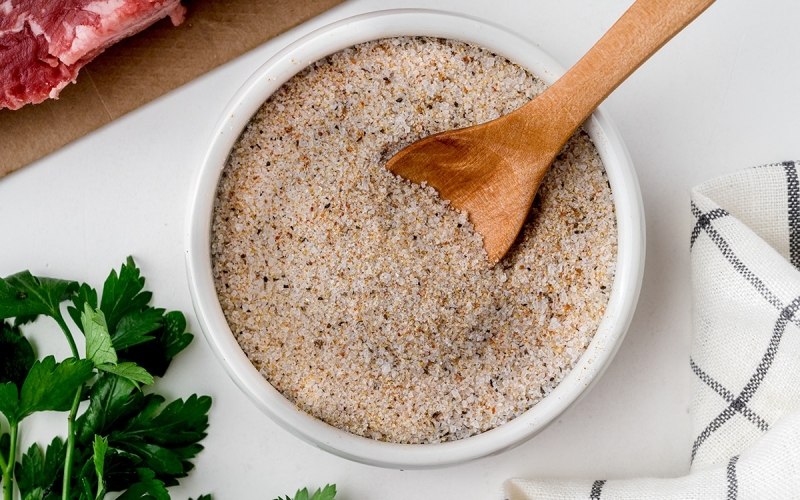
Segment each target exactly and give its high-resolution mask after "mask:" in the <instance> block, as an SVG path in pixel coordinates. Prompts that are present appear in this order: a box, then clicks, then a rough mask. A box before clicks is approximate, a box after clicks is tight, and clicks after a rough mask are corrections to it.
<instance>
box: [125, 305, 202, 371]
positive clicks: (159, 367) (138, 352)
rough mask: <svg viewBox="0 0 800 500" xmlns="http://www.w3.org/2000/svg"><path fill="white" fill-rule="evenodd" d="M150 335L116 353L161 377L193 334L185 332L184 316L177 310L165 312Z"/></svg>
mask: <svg viewBox="0 0 800 500" xmlns="http://www.w3.org/2000/svg"><path fill="white" fill-rule="evenodd" d="M152 335H153V337H154V338H153V340H152V341H151V342H147V343H143V344H138V345H135V346H132V347H130V348H128V349H122V350H119V351H117V354H118V355H119V357H120V359H121V360H123V359H124V360H126V361H133V362H134V363H136V364H137V365H139V366H141V367H143V368H144V369H146V370H147V371H148V372H149V373H151V374H153V375H155V376H157V377H163V376H164V374H165V373H166V372H167V368H169V364H170V363H171V362H172V358H174V357H175V356H176V355H177V354H178V353H179V352H181V351H182V350H184V349H185V348H186V346H188V345H189V344H190V343H191V342H192V339H193V338H194V335H192V334H191V333H186V318H185V317H184V316H183V313H181V312H179V311H172V312H168V313H166V314H165V315H164V316H163V318H162V326H161V327H160V328H159V329H158V330H156V331H154V332H152Z"/></svg>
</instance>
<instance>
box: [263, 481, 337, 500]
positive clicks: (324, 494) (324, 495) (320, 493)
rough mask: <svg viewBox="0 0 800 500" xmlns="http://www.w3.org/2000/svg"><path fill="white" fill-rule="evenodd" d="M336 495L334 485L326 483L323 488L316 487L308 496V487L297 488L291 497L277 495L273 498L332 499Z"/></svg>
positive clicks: (286, 499)
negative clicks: (312, 493)
mask: <svg viewBox="0 0 800 500" xmlns="http://www.w3.org/2000/svg"><path fill="white" fill-rule="evenodd" d="M335 497H336V485H335V484H326V485H325V487H324V488H322V489H317V491H315V492H314V495H312V496H311V497H310V498H309V496H308V488H303V489H302V490H297V493H295V494H294V496H293V497H290V496H288V495H287V496H285V497H283V498H281V497H278V498H276V499H275V500H333V499H334V498H335Z"/></svg>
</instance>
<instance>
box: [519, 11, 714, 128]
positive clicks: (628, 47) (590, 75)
mask: <svg viewBox="0 0 800 500" xmlns="http://www.w3.org/2000/svg"><path fill="white" fill-rule="evenodd" d="M712 3H714V0H637V1H636V2H635V3H634V4H633V5H632V6H631V7H630V8H629V9H628V10H627V11H626V12H625V13H624V14H623V15H622V17H620V18H619V20H618V21H617V22H616V23H615V24H614V26H612V27H611V29H609V30H608V31H607V32H606V34H605V35H603V37H602V38H601V39H600V40H599V41H598V42H597V43H596V44H595V45H594V46H593V47H592V48H591V49H590V50H589V52H587V53H586V55H584V56H583V58H581V60H579V61H578V62H577V63H576V64H575V65H574V66H573V67H572V68H571V69H570V70H569V71H568V72H567V73H565V74H564V75H563V76H562V77H561V78H560V79H559V80H558V81H557V82H556V83H554V84H553V85H552V86H551V87H550V88H548V89H547V91H545V92H544V93H542V95H540V96H539V97H537V98H536V99H534V101H535V100H538V99H542V98H544V99H543V100H550V99H552V100H556V101H558V107H559V108H560V109H561V110H562V112H563V113H564V114H563V115H562V118H563V119H562V120H558V121H557V123H558V124H559V127H563V129H559V128H556V129H554V130H551V133H553V134H554V135H557V136H558V137H555V136H554V137H553V139H555V140H562V141H563V140H566V139H567V138H569V136H570V135H572V133H573V132H575V130H576V129H577V128H578V127H579V126H580V124H581V123H583V122H584V120H586V119H587V118H588V117H589V115H591V114H592V112H593V111H594V110H595V109H596V108H597V106H599V105H600V103H601V102H603V100H605V98H606V97H608V95H609V94H610V93H611V92H613V91H614V89H616V88H617V86H619V84H620V83H622V82H623V81H625V79H626V78H628V76H629V75H630V74H631V73H633V72H634V71H635V70H636V69H637V68H638V67H639V66H640V65H641V64H642V63H644V62H645V61H646V60H647V59H649V58H650V56H651V55H653V54H654V53H655V52H656V51H657V50H658V49H660V48H661V47H662V46H663V45H664V44H665V43H667V42H668V41H669V40H670V39H671V38H672V37H673V36H675V35H676V34H677V33H678V32H679V31H681V30H682V29H683V28H684V27H686V25H688V24H689V23H690V22H692V21H693V20H694V19H695V18H696V17H697V16H699V15H700V14H701V13H702V12H703V11H704V10H706V8H708V7H709V6H710V5H711V4H712ZM524 108H525V107H523V108H522V109H520V111H522V110H523V109H524ZM551 109H552V108H551ZM530 111H531V112H535V110H530Z"/></svg>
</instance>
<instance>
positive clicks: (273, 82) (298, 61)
mask: <svg viewBox="0 0 800 500" xmlns="http://www.w3.org/2000/svg"><path fill="white" fill-rule="evenodd" d="M404 35H419V36H436V37H442V38H452V39H458V40H463V41H467V42H472V43H474V44H476V45H479V46H482V47H485V48H488V49H489V50H491V51H493V52H496V53H498V54H502V55H503V56H505V57H507V58H508V59H510V60H512V61H514V62H516V63H517V64H520V65H522V66H524V67H526V68H527V69H528V70H530V71H531V72H533V73H534V74H535V75H537V76H538V77H540V78H541V79H542V80H544V81H545V83H547V84H552V83H553V82H554V81H555V80H556V79H557V78H558V77H559V76H560V75H561V74H562V73H563V71H564V70H563V69H562V67H561V66H560V65H559V64H558V63H556V62H555V61H554V60H553V59H552V58H550V57H549V56H548V55H546V54H545V53H544V52H542V51H541V50H540V49H539V48H538V46H537V45H536V44H534V43H532V42H530V41H529V40H527V39H525V38H523V37H520V36H519V35H516V34H513V33H510V32H509V31H507V30H505V29H503V28H501V27H498V26H494V25H492V24H489V23H487V22H484V21H480V20H478V19H473V18H469V17H464V16H460V15H454V14H449V13H444V12H437V11H429V10H390V11H381V12H374V13H370V14H365V15H360V16H356V17H353V18H349V19H344V20H342V21H339V22H336V23H334V24H331V25H329V26H326V27H324V28H321V29H319V30H317V31H314V32H313V33H310V34H308V35H306V36H304V37H302V38H300V39H299V40H297V41H295V42H294V43H292V44H291V45H289V46H288V47H286V48H285V49H283V50H282V51H280V52H279V53H278V54H276V55H275V56H274V57H272V58H271V59H270V60H269V61H267V62H266V63H265V64H264V65H263V66H261V67H260V68H259V69H258V71H256V72H255V74H254V75H253V76H252V77H250V79H249V80H247V81H246V82H245V83H244V85H243V86H242V88H241V89H240V90H239V91H238V92H237V93H236V95H235V96H234V97H233V99H232V100H231V102H230V104H229V105H228V107H227V109H226V111H225V112H224V113H223V115H222V118H221V121H220V123H219V125H218V127H217V129H216V133H215V134H214V136H213V137H212V138H211V141H210V146H209V149H208V152H207V154H206V157H205V160H204V163H203V165H202V167H201V169H200V171H199V173H198V176H197V181H196V184H195V186H194V188H193V191H192V193H191V196H190V206H189V212H188V219H187V226H186V267H187V273H188V277H189V286H190V289H191V294H192V300H193V302H194V308H195V312H196V313H197V317H198V319H199V321H200V326H201V328H202V330H203V333H204V334H205V336H206V339H207V340H208V343H209V344H210V345H211V348H212V349H213V350H214V352H215V354H216V355H217V357H218V359H219V361H220V362H221V363H222V365H223V366H224V367H225V369H226V370H227V371H228V373H229V374H230V376H231V378H232V379H233V380H234V382H235V383H236V384H237V385H238V386H239V387H240V388H241V389H242V390H243V391H244V392H245V393H246V394H247V395H248V396H249V397H250V398H251V399H252V400H253V402H254V403H255V404H256V406H258V407H259V408H260V409H261V410H262V411H264V412H265V413H266V414H267V415H269V416H270V417H271V418H272V419H273V420H274V421H275V422H277V423H278V424H280V425H281V426H282V427H283V428H285V429H287V430H288V431H290V432H291V433H293V434H295V435H296V436H298V437H300V438H302V439H304V440H306V441H308V442H310V443H311V444H313V445H315V446H317V447H319V448H322V449H324V450H327V451H329V452H331V453H334V454H336V455H338V456H341V457H344V458H348V459H351V460H355V461H358V462H362V463H366V464H371V465H376V466H381V467H392V468H399V469H422V468H433V467H441V466H445V465H449V464H455V463H459V462H464V461H468V460H472V459H476V458H479V457H483V456H487V455H492V454H496V453H499V452H502V451H504V450H507V449H509V448H512V447H514V446H516V445H518V444H520V443H522V442H524V441H525V440H527V439H529V438H530V437H532V436H533V435H535V434H536V433H537V432H539V431H541V430H542V429H543V428H544V427H545V426H547V424H548V423H550V422H551V421H552V420H553V419H555V418H556V416H558V415H559V414H560V413H561V412H563V411H564V410H566V409H567V408H568V407H569V406H570V405H572V404H573V403H575V401H577V400H578V398H579V397H580V396H581V395H582V394H585V393H586V391H587V389H588V387H589V386H590V385H591V384H592V383H593V382H594V381H596V380H597V378H598V377H599V376H600V374H601V373H602V372H603V371H604V370H605V368H606V367H607V366H608V364H609V362H610V361H611V359H612V358H613V356H614V354H615V353H616V351H617V349H618V347H619V345H620V343H621V342H622V338H623V336H624V334H625V331H626V329H627V327H628V325H629V323H630V320H631V317H632V316H633V311H634V307H635V305H636V300H637V297H638V294H639V287H640V284H641V278H642V270H643V265H644V215H643V210H642V202H641V195H640V192H639V186H638V183H637V180H636V175H635V173H634V169H633V166H632V164H631V160H630V157H629V156H628V153H627V150H626V149H625V146H624V144H623V142H622V140H621V139H620V137H619V134H618V133H617V131H616V129H615V127H614V126H613V124H612V123H611V122H610V120H609V119H608V117H607V115H606V113H605V112H604V111H603V110H602V109H599V110H598V111H596V112H595V113H594V114H593V115H592V116H591V118H590V119H589V120H588V121H587V123H586V125H585V127H586V130H587V131H588V133H589V135H590V136H591V138H592V140H593V141H594V144H595V145H596V146H597V149H598V150H599V152H600V156H601V158H602V160H603V163H604V164H605V166H606V169H607V171H608V177H609V180H610V183H611V188H612V192H613V196H614V203H615V208H616V214H617V228H618V234H619V245H618V256H617V270H616V276H615V278H614V284H613V289H612V292H611V297H610V300H609V303H608V306H607V307H606V312H605V316H604V318H603V320H602V322H601V324H600V327H599V329H598V331H597V333H596V334H595V336H594V339H593V340H592V342H591V344H590V345H589V347H588V348H587V350H586V352H585V353H584V355H583V356H582V357H581V358H580V360H579V361H578V363H577V364H576V366H575V367H574V368H573V369H572V370H571V371H570V372H569V373H568V374H567V376H566V377H565V378H564V380H563V381H562V382H561V383H560V384H559V385H558V386H557V387H556V388H555V389H554V390H553V391H552V392H551V393H550V394H549V395H548V396H547V397H546V398H544V399H543V400H542V401H541V402H539V403H538V404H536V405H535V406H534V407H532V408H531V409H529V410H528V411H526V412H525V413H524V414H523V415H521V416H519V417H517V418H516V419H514V420H512V421H510V422H508V423H506V424H504V425H502V426H500V427H498V428H496V429H493V430H490V431H488V432H485V433H483V434H479V435H476V436H472V437H469V438H466V439H462V440H459V441H453V442H447V443H441V444H424V445H423V444H420V445H401V444H393V443H385V442H380V441H376V440H372V439H368V438H363V437H359V436H356V435H354V434H350V433H348V432H345V431H342V430H339V429H336V428H334V427H332V426H330V425H328V424H325V423H323V422H321V421H319V420H317V419H315V418H313V417H311V416H309V415H307V414H306V413H304V412H303V411H301V410H299V409H298V408H297V407H296V406H295V405H294V404H292V403H291V402H289V401H288V400H287V399H285V398H284V397H283V396H282V395H281V394H280V393H279V392H278V391H277V390H275V389H274V388H273V387H272V386H271V385H270V384H269V383H268V382H267V381H266V380H265V379H264V378H263V377H262V376H261V375H260V374H259V373H258V371H257V370H256V369H255V368H254V367H253V365H251V364H250V362H249V361H248V359H247V357H246V356H245V355H244V353H243V352H242V350H241V349H240V348H239V345H238V344H237V342H236V340H235V339H234V336H233V334H232V333H231V331H230V329H229V327H228V324H227V323H226V321H225V317H224V316H223V313H222V309H221V307H220V305H219V301H218V299H217V295H216V292H215V289H214V279H213V277H212V274H211V257H210V227H211V214H212V207H213V204H214V198H215V194H216V188H217V184H218V181H219V176H220V173H221V171H222V168H223V166H224V165H225V160H226V159H227V157H228V154H229V152H230V150H231V148H232V146H233V144H234V142H235V141H236V139H237V138H238V136H239V134H240V133H241V131H242V130H243V129H244V127H245V126H246V125H247V123H248V121H249V120H250V118H251V117H252V116H253V114H254V113H255V112H256V111H257V110H258V109H259V107H260V106H261V105H262V104H263V103H264V101H266V100H267V98H268V97H269V96H270V95H271V94H272V93H273V92H274V91H276V90H277V89H278V88H279V87H280V86H281V85H282V84H283V83H284V82H286V81H287V80H288V79H289V78H291V77H292V76H294V75H295V74H296V73H298V72H299V71H300V70H302V69H303V68H304V67H306V66H307V65H309V64H311V63H313V62H315V61H317V60H319V59H322V58H324V57H325V56H327V55H330V54H332V53H335V52H338V51H339V50H342V49H344V48H347V47H351V46H353V45H356V44H358V43H362V42H366V41H369V40H375V39H379V38H385V37H394V36H404Z"/></svg>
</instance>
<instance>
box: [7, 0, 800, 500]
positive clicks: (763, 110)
mask: <svg viewBox="0 0 800 500" xmlns="http://www.w3.org/2000/svg"><path fill="white" fill-rule="evenodd" d="M630 3H631V2H630V0H604V1H602V2H599V1H588V0H560V1H558V2H553V1H550V0H494V1H491V2H489V1H485V0H484V1H481V0H438V1H437V2H424V1H416V0H415V1H411V0H396V1H394V2H390V1H388V0H353V1H349V2H347V3H345V4H344V5H342V6H341V7H338V8H336V9H334V10H332V11H329V12H327V13H325V14H324V15H322V16H320V17H318V18H316V19H314V20H312V21H310V22H309V23H306V24H304V25H302V26H300V27H298V28H296V29H293V30H291V31H290V32H288V33H286V34H284V35H282V36H280V37H278V38H277V39H275V40H273V41H271V42H269V43H267V44H265V45H264V46H262V47H260V48H258V49H256V50H254V51H253V52H251V53H249V54H247V55H245V56H243V57H241V58H239V59H237V60H235V61H233V62H231V63H229V64H226V65H225V66H223V67H221V68H219V69H217V70H215V71H213V72H211V73H210V74H207V75H205V76H203V77H201V78H199V79H197V80H195V81H193V82H191V83H189V84H187V85H185V86H184V87H182V88H180V89H178V90H176V91H174V92H171V93H170V94H168V95H166V96H165V97H163V98H160V99H158V100H157V101H155V102H152V103H150V104H149V105H146V106H144V107H143V108H141V109H139V110H136V111H135V112H133V113H131V114H129V115H127V116H125V117H123V118H121V119H119V120H117V121H115V122H113V123H111V124H109V125H107V126H105V127H103V128H102V129H101V130H99V131H97V132H95V133H92V134H90V135H89V136H87V137H85V138H83V139H81V140H79V141H77V142H75V143H73V144H71V145H69V146H67V147H65V148H63V149H61V150H59V151H57V152H55V153H53V154H51V155H50V156H48V157H46V158H44V159H43V160H40V161H38V162H36V163H35V164H33V165H30V166H27V167H25V168H23V169H22V170H20V171H18V172H16V173H13V174H11V175H9V176H7V177H5V178H2V179H0V235H1V236H0V276H6V275H9V274H12V273H14V272H17V271H21V270H23V269H30V270H31V271H32V272H33V273H34V274H39V275H48V276H53V277H63V278H69V279H76V280H80V281H85V282H88V283H90V284H93V285H94V286H96V287H100V286H101V284H102V281H103V279H104V278H105V276H106V275H107V273H108V272H109V271H110V269H111V268H112V267H113V268H119V266H120V264H121V263H122V262H123V261H124V259H125V257H126V256H128V255H133V256H134V257H135V258H136V260H137V262H138V264H139V266H140V267H141V268H142V271H143V274H144V275H145V276H146V277H147V286H148V288H149V289H150V290H152V291H153V292H154V294H155V299H154V302H155V304H156V305H158V306H159V307H167V308H169V309H179V310H182V311H184V312H185V313H186V314H187V317H188V320H189V325H190V331H192V332H193V333H195V334H196V340H195V342H194V343H193V344H192V345H191V346H190V347H189V348H188V349H187V350H186V351H185V352H184V353H183V354H182V355H181V356H179V357H178V358H177V359H176V361H175V362H174V364H173V365H172V367H171V368H170V373H169V375H168V377H167V378H166V379H165V380H164V381H163V382H162V385H161V391H162V392H164V393H166V394H167V395H169V396H171V397H179V396H187V395H188V394H190V393H193V392H196V393H201V394H208V395H211V396H212V397H213V398H214V406H213V408H212V411H211V414H210V421H211V425H210V428H209V433H208V437H207V438H206V439H205V441H204V443H203V444H204V445H205V447H206V449H205V451H204V452H202V453H201V454H200V456H199V458H198V459H197V460H196V468H195V470H194V472H192V474H191V475H190V476H189V477H188V478H186V479H184V480H183V481H182V482H181V485H180V486H179V487H176V488H174V489H173V492H174V493H173V498H176V499H180V498H187V497H189V496H192V497H195V498H196V496H197V495H199V494H201V493H206V492H211V493H213V494H214V498H215V499H217V500H228V499H251V498H252V499H267V500H268V499H271V498H274V497H276V496H278V495H282V494H287V493H293V492H294V491H295V490H296V489H297V488H298V487H301V486H309V487H311V488H316V487H319V486H323V485H324V484H325V483H336V484H337V485H338V489H339V491H340V493H339V495H338V496H337V498H340V499H342V500H346V499H367V498H369V499H376V498H379V499H386V500H392V499H398V500H399V499H408V498H421V499H429V498H430V499H433V498H465V499H472V498H475V499H478V498H488V499H492V498H497V497H498V496H499V489H500V486H501V484H502V482H503V480H504V479H506V478H509V477H555V478H572V477H575V478H588V479H595V478H624V477H631V476H645V475H647V476H661V477H670V476H678V475H682V474H684V473H685V472H686V471H687V469H688V466H689V462H688V457H689V450H690V446H691V440H692V436H691V435H690V422H689V413H688V412H689V406H690V401H691V395H690V387H689V382H690V372H689V368H688V356H689V347H690V338H691V299H690V295H691V283H690V276H689V248H688V242H689V235H690V232H691V228H692V224H693V221H692V218H691V216H690V212H689V191H690V189H691V187H692V186H694V185H695V184H698V183H699V182H702V181H704V180H706V179H709V178H711V177H714V176H717V175H720V174H723V173H726V172H732V171H735V170H738V169H741V168H744V167H748V166H752V165H758V164H762V163H770V162H775V161H783V160H788V159H797V158H800V121H799V120H798V118H800V84H799V83H798V82H800V61H799V60H798V54H800V37H798V36H797V34H796V23H797V21H798V20H799V19H800V2H790V1H785V0H784V1H779V0H767V1H763V2H751V1H746V0H724V1H720V2H717V3H716V4H715V5H712V6H711V8H710V9H709V10H708V11H707V12H705V13H704V14H703V15H702V16H701V17H700V18H699V19H698V20H696V21H695V22H694V23H693V24H692V25H690V26H689V27H688V28H687V29H686V30H684V31H683V32H682V33H680V34H679V35H678V36H677V37H676V38H675V39H674V40H672V41H671V42H669V43H668V44H667V45H666V46H665V47H664V48H663V49H662V50H661V51H660V52H659V53H658V54H656V55H655V56H654V57H653V58H652V59H651V60H650V61H648V62H647V63H645V65H644V66H643V67H642V68H640V69H639V70H638V71H637V72H636V73H635V74H634V75H633V76H632V77H630V79H629V80H628V81H627V82H625V83H624V84H623V85H622V86H621V87H620V88H619V89H617V90H616V91H615V92H614V93H613V94H612V95H611V96H610V97H609V99H608V100H607V101H606V103H605V107H606V109H607V111H608V112H609V114H610V116H611V117H612V118H613V119H614V121H615V122H616V124H617V126H618V128H619V129H620V131H621V134H622V137H623V139H624V140H625V142H626V144H627V146H628V148H629V151H630V154H631V157H632V159H633V162H634V165H635V166H636V170H637V173H638V176H639V181H640V184H641V188H642V195H643V198H644V204H645V213H646V220H647V261H646V267H645V275H644V283H643V287H642V293H641V297H640V300H639V305H638V308H637V312H636V315H635V317H634V319H633V323H632V325H631V327H630V329H629V331H628V334H627V337H626V338H625V341H624V343H623V345H622V347H621V349H620V351H619V353H618V354H617V356H616V358H615V359H614V361H613V363H612V364H611V366H610V367H609V369H608V370H607V372H606V373H605V375H604V376H603V378H602V379H601V380H600V381H599V383H598V384H597V385H596V386H595V388H594V389H593V390H592V391H591V393H590V394H588V396H586V397H585V398H584V399H583V400H582V401H581V402H580V403H579V404H577V405H575V406H574V407H573V408H571V409H570V410H568V411H567V412H566V413H564V414H563V415H562V416H561V417H560V418H558V420H557V421H556V422H554V423H553V425H551V426H550V427H549V428H547V429H546V430H545V431H544V432H542V433H541V434H539V435H538V436H536V437H534V438H533V439H531V440H530V441H528V442H527V443H525V444H523V445H521V446H519V447H518V448H516V449H514V450H511V451H508V452H506V453H504V454H501V455H499V456H496V457H490V458H486V459H481V460H478V461H475V462H472V463H469V464H466V465H460V466H454V467H449V468H445V469H440V470H435V471H396V470H384V469H378V468H374V467H370V466H365V465H360V464H357V463H352V462H349V461H347V460H344V459H341V458H337V457H335V456H332V455H329V454H328V453H326V452H323V451H320V450H318V449H316V448H314V447H312V446H310V445H308V444H306V443H304V442H302V441H300V440H298V439H297V438H295V437H293V436H292V435H290V434H289V433H287V432H286V431H284V430H283V429H281V428H279V427H278V426H277V425H275V424H273V423H272V422H271V421H270V420H269V419H268V418H267V417H266V416H265V415H263V414H261V413H260V412H259V411H258V410H256V408H255V407H254V406H253V405H252V404H251V403H250V401H249V400H248V399H247V398H245V396H243V395H242V393H241V392H240V391H239V390H238V389H237V387H236V386H235V385H234V384H233V382H231V381H230V380H229V378H228V376H227V375H226V373H225V372H224V371H223V369H222V368H221V366H220V365H219V364H218V362H217V360H216V358H215V357H214V355H213V354H212V352H211V350H210V349H209V347H208V345H207V344H206V341H205V339H204V338H203V336H202V334H201V332H200V330H199V326H198V323H197V320H196V318H195V316H194V313H193V310H192V304H191V299H190V296H189V291H188V288H187V279H186V276H185V272H184V263H183V225H184V218H185V211H186V206H187V195H188V192H189V184H190V180H191V179H192V175H193V173H194V172H195V170H196V169H197V168H198V165H199V163H200V161H201V159H202V157H203V155H204V153H205V148H206V144H207V141H208V140H209V138H210V136H211V133H212V128H213V127H214V125H215V124H216V122H217V120H218V118H219V116H220V113H221V112H222V110H223V108H224V106H225V105H226V103H227V101H228V99H229V97H230V96H231V95H232V94H233V92H234V91H235V90H236V89H237V88H238V87H239V86H240V85H241V83H242V82H243V81H244V80H245V79H246V78H247V77H248V76H249V75H250V74H251V73H252V72H253V71H254V70H255V69H256V68H257V67H258V66H259V65H260V64H261V63H262V62H263V61H265V60H266V59H267V58H268V57H269V56H270V55H272V54H273V53H275V52H276V51H277V50H279V49H280V48H281V47H282V46H284V45H285V44H287V43H288V42H290V41H292V40H293V39H295V38H297V37H298V36H300V35H302V34H304V33H306V32H308V31H310V30H312V29H314V28H316V27H319V26H322V25H324V24H327V23H329V22H331V21H334V20H337V19H340V18H343V17H347V16H350V15H354V14H359V13H362V12H367V11H371V10H379V9H385V8H391V7H427V8H432V7H435V8H439V9H444V10H451V11H454V12H462V13H466V14H470V15H473V16H477V17H481V18H484V19H487V20H490V21H492V22H495V23H497V24H500V25H503V26H506V27H507V28H509V29H511V30H513V31H516V32H518V33H521V34H523V35H525V36H527V37H528V38H530V39H532V40H534V41H536V42H538V43H539V44H540V46H541V47H542V48H543V49H544V50H545V51H547V52H549V53H550V54H551V55H552V56H553V57H555V58H556V59H557V60H558V61H560V62H561V63H562V64H563V65H564V66H566V67H568V66H570V65H571V64H573V63H574V62H575V61H577V60H578V58H579V57H580V56H581V55H582V54H583V53H584V52H585V51H586V50H588V48H589V47H590V46H591V45H592V44H593V43H594V42H595V41H596V40H597V39H598V38H599V37H600V36H601V35H602V33H603V32H604V31H605V30H606V29H608V27H610V26H611V25H612V24H613V22H614V21H615V20H616V19H617V17H619V15H620V14H622V12H623V11H624V10H625V9H626V8H627V7H628V5H629V4H630ZM31 140H35V138H33V137H32V138H31ZM35 341H36V343H37V345H39V348H40V350H41V351H50V350H53V349H56V350H59V349H60V351H58V352H62V353H63V354H64V355H66V351H65V346H63V345H62V344H64V342H63V340H62V338H61V337H60V334H58V333H57V332H54V333H53V335H52V336H51V337H49V338H48V337H46V336H44V335H40V334H37V336H36V337H35ZM26 422H27V421H26ZM63 427H64V426H63V418H61V417H58V418H57V417H56V416H52V415H50V416H44V417H41V418H40V419H39V420H37V421H34V422H33V424H32V425H30V426H29V427H28V435H27V438H26V439H24V441H23V446H27V445H28V443H30V441H31V439H34V438H35V437H37V436H36V435H35V434H36V433H38V432H41V434H39V439H40V440H44V439H45V438H46V439H47V440H48V441H49V439H50V438H51V436H52V433H54V432H61V433H62V435H63V432H64V431H63V430H62V429H63Z"/></svg>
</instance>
